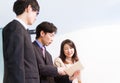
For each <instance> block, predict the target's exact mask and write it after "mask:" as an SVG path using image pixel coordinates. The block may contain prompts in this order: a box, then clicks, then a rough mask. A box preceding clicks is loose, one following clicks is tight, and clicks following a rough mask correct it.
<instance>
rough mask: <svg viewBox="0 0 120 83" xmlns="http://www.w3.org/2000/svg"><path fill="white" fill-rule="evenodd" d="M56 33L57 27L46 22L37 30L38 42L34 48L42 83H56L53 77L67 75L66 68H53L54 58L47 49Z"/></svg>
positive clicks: (35, 42)
mask: <svg viewBox="0 0 120 83" xmlns="http://www.w3.org/2000/svg"><path fill="white" fill-rule="evenodd" d="M56 32H57V28H56V26H54V25H53V24H52V23H50V22H46V21H45V22H42V23H41V24H39V25H38V26H37V28H36V40H35V41H34V42H33V46H34V49H35V53H36V58H37V62H38V68H39V74H40V83H54V78H53V77H55V76H58V75H65V74H66V73H65V72H64V68H57V67H55V66H53V61H52V56H51V54H50V53H49V52H48V51H47V50H46V47H45V46H48V45H49V44H51V43H52V41H53V38H54V36H55V33H56Z"/></svg>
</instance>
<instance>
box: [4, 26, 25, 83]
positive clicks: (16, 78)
mask: <svg viewBox="0 0 120 83" xmlns="http://www.w3.org/2000/svg"><path fill="white" fill-rule="evenodd" d="M11 28H12V27H11ZM23 35H24V34H23V32H22V31H21V29H19V30H15V31H14V32H11V33H10V34H9V35H8V37H9V38H8V39H7V40H6V41H7V42H6V44H7V47H6V49H5V51H6V54H5V55H6V56H4V58H5V65H7V67H8V68H7V69H8V71H9V72H8V74H10V77H11V80H12V81H13V83H24V37H23ZM4 53H5V52H4Z"/></svg>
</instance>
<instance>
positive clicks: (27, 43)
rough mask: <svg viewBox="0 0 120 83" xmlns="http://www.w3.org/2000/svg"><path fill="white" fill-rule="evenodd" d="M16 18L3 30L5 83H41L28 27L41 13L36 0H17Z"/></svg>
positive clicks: (15, 3)
mask: <svg viewBox="0 0 120 83" xmlns="http://www.w3.org/2000/svg"><path fill="white" fill-rule="evenodd" d="M13 11H14V12H15V14H16V18H15V19H14V20H13V21H11V22H10V23H8V24H7V25H6V26H5V27H4V28H3V56H4V79H3V83H40V81H39V73H38V68H37V61H36V57H35V53H34V49H33V45H32V42H31V38H30V35H29V33H28V32H27V25H32V24H33V23H34V21H35V20H36V16H37V14H38V12H39V4H38V2H37V1H36V0H16V1H15V2H14V5H13Z"/></svg>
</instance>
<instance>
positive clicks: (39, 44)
mask: <svg viewBox="0 0 120 83" xmlns="http://www.w3.org/2000/svg"><path fill="white" fill-rule="evenodd" d="M35 41H36V43H37V44H38V46H39V47H40V48H42V47H44V46H43V45H42V43H41V42H39V41H38V40H35Z"/></svg>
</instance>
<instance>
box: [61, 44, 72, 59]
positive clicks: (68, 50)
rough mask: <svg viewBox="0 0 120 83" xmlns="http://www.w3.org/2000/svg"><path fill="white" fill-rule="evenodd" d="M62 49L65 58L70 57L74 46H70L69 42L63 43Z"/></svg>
mask: <svg viewBox="0 0 120 83" xmlns="http://www.w3.org/2000/svg"><path fill="white" fill-rule="evenodd" d="M63 50H64V54H65V56H66V57H67V58H71V57H72V56H73V54H74V48H72V47H71V46H70V45H69V44H65V45H64V47H63Z"/></svg>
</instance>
